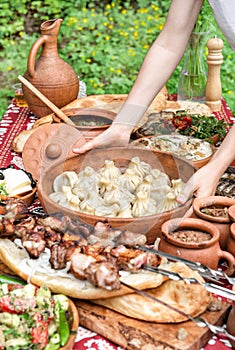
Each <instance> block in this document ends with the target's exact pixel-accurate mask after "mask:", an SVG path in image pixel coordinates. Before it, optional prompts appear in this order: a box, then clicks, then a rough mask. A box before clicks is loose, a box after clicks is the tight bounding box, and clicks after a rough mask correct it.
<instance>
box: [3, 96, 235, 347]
mask: <svg viewBox="0 0 235 350" xmlns="http://www.w3.org/2000/svg"><path fill="white" fill-rule="evenodd" d="M171 99H175V96H174V95H172V96H171ZM215 116H216V117H217V118H218V119H219V120H220V119H224V120H225V121H226V122H228V123H233V122H234V120H235V118H234V116H233V114H232V111H231V110H230V108H229V107H228V105H227V104H226V102H225V100H223V99H222V109H221V111H220V112H217V113H215ZM36 119H37V118H36V117H35V116H34V115H33V114H32V113H31V112H30V110H29V109H28V108H27V107H25V108H22V107H18V106H16V105H15V104H14V101H13V102H12V104H10V105H9V107H8V109H7V111H6V113H5V114H4V116H3V118H2V120H1V122H0V167H6V166H8V165H9V164H14V165H15V166H17V167H19V168H23V163H22V158H21V156H20V155H19V154H17V153H15V152H12V151H11V144H12V141H13V139H14V138H15V136H16V135H17V134H18V133H19V132H20V131H22V130H26V129H30V128H31V127H32V125H33V123H34V122H35V120H36ZM226 349H231V345H230V343H229V341H227V340H223V339H218V338H217V337H216V336H213V337H212V338H211V339H210V340H209V342H208V344H207V345H206V346H205V348H204V350H226ZM73 350H124V349H123V348H121V347H120V346H117V345H115V344H113V343H112V342H110V341H109V340H107V339H105V338H104V337H102V336H100V335H98V334H96V333H94V332H92V331H90V330H88V329H85V328H83V327H81V326H80V327H79V328H78V331H77V337H76V341H75V344H74V347H73Z"/></svg>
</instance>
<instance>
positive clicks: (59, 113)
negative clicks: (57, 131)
mask: <svg viewBox="0 0 235 350" xmlns="http://www.w3.org/2000/svg"><path fill="white" fill-rule="evenodd" d="M18 79H19V80H20V81H21V82H22V83H23V84H24V85H25V86H27V88H28V89H29V90H30V91H32V92H33V93H34V94H35V95H36V96H37V97H38V98H40V100H41V101H42V102H44V103H45V104H46V105H47V107H49V108H50V109H51V110H52V111H53V112H54V113H55V114H56V115H57V116H58V117H59V118H60V119H61V120H63V122H65V123H66V124H69V125H73V126H76V124H75V123H74V122H73V121H72V120H71V119H70V118H69V117H68V116H67V115H66V114H64V113H63V112H62V111H61V110H60V109H59V108H58V107H57V106H56V105H54V103H52V102H51V101H50V100H48V98H47V97H46V96H45V95H43V94H42V93H41V92H40V91H39V90H38V89H37V88H36V87H35V86H34V85H33V84H31V83H30V82H29V81H28V80H27V79H25V78H24V77H22V76H21V75H19V76H18Z"/></svg>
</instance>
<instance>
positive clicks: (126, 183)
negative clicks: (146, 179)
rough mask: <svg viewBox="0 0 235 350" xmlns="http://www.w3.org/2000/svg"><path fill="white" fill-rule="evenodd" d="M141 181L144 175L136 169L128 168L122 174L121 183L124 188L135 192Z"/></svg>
mask: <svg viewBox="0 0 235 350" xmlns="http://www.w3.org/2000/svg"><path fill="white" fill-rule="evenodd" d="M141 182H142V177H140V176H139V175H138V174H137V173H136V171H135V170H134V169H129V168H127V169H126V171H125V173H124V174H122V175H121V177H120V182H119V183H120V186H121V187H122V188H125V189H127V190H128V191H129V192H131V193H134V192H135V190H136V188H137V187H138V186H139V184H140V183H141Z"/></svg>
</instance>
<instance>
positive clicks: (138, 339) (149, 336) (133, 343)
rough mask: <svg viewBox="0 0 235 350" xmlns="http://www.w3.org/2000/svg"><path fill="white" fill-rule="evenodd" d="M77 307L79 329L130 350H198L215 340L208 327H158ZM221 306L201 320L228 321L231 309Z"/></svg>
mask: <svg viewBox="0 0 235 350" xmlns="http://www.w3.org/2000/svg"><path fill="white" fill-rule="evenodd" d="M75 303H76V306H77V308H78V311H79V318H80V325H82V326H84V327H86V328H88V329H90V330H92V331H94V332H96V333H98V334H100V335H102V336H104V337H105V338H107V339H109V340H110V341H112V342H114V343H115V344H118V345H120V346H122V347H123V348H125V349H128V350H171V349H174V350H176V349H177V350H199V349H200V348H201V347H203V346H204V345H206V344H207V342H208V340H209V339H210V338H211V337H212V333H211V332H210V331H209V329H208V328H207V327H206V328H200V327H199V326H197V325H196V324H195V323H193V322H191V321H188V322H183V323H180V324H157V323H153V322H145V321H139V320H135V319H133V318H130V317H127V316H123V315H121V314H119V313H117V312H115V311H112V310H109V309H107V308H104V307H102V306H99V305H95V304H92V303H90V302H87V301H80V300H77V301H76V302H75ZM221 306H222V308H221V310H220V311H215V312H210V311H206V312H205V313H204V314H202V315H201V316H202V317H203V318H204V319H206V320H207V321H208V322H210V323H212V324H217V325H221V324H223V323H225V321H226V319H227V315H228V312H229V309H230V305H229V304H227V303H226V302H221ZM140 307H141V306H140ZM180 328H184V329H185V330H186V331H187V333H188V335H187V338H186V339H185V340H178V339H177V337H176V336H177V332H178V331H179V329H180Z"/></svg>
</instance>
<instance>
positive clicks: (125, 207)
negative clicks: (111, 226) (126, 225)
mask: <svg viewBox="0 0 235 350" xmlns="http://www.w3.org/2000/svg"><path fill="white" fill-rule="evenodd" d="M117 217H118V218H132V212H131V206H130V204H129V203H128V202H122V203H121V208H120V211H119V213H118V215H117Z"/></svg>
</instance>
